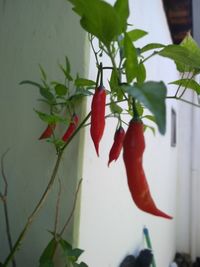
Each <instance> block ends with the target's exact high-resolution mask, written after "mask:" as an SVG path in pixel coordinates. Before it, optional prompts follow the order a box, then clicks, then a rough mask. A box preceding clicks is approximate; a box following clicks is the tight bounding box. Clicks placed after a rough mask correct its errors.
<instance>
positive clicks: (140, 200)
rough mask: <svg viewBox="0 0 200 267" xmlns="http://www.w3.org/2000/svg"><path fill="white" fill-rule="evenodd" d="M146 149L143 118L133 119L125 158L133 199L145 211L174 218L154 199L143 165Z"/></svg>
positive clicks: (127, 138)
mask: <svg viewBox="0 0 200 267" xmlns="http://www.w3.org/2000/svg"><path fill="white" fill-rule="evenodd" d="M144 149H145V140H144V133H143V123H142V121H141V120H135V119H132V120H131V121H130V124H129V127H128V130H127V132H126V135H125V139H124V145H123V150H124V152H123V158H124V163H125V167H126V173H127V179H128V186H129V190H130V192H131V195H132V198H133V201H134V202H135V204H136V205H137V207H138V208H139V209H141V210H143V211H145V212H148V213H150V214H153V215H156V216H160V217H164V218H167V219H172V217H171V216H169V215H167V214H165V213H164V212H162V211H161V210H159V209H158V208H157V207H156V205H155V203H154V200H153V199H152V196H151V193H150V190H149V185H148V183H147V180H146V177H145V173H144V170H143V166H142V156H143V152H144Z"/></svg>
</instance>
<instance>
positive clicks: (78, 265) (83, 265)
mask: <svg viewBox="0 0 200 267" xmlns="http://www.w3.org/2000/svg"><path fill="white" fill-rule="evenodd" d="M73 267H88V265H87V264H86V263H85V262H83V261H82V262H81V263H76V262H74V263H73Z"/></svg>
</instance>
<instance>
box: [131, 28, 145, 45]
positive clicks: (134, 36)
mask: <svg viewBox="0 0 200 267" xmlns="http://www.w3.org/2000/svg"><path fill="white" fill-rule="evenodd" d="M127 34H128V36H129V37H130V39H131V41H132V42H135V41H137V40H138V39H140V38H142V37H144V36H145V35H147V34H148V32H146V31H143V30H140V29H134V30H132V31H129V32H127Z"/></svg>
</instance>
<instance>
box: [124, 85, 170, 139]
mask: <svg viewBox="0 0 200 267" xmlns="http://www.w3.org/2000/svg"><path fill="white" fill-rule="evenodd" d="M123 88H124V90H125V92H127V93H128V94H129V95H130V96H132V97H134V98H136V99H137V100H138V101H139V102H141V103H142V104H143V105H144V106H145V107H146V108H148V109H149V110H150V111H151V112H152V113H153V115H154V116H155V121H156V123H157V125H158V129H159V131H160V133H161V134H164V133H165V130H166V107H165V98H166V93H167V89H166V86H165V84H164V83H163V82H152V81H149V82H146V83H144V84H143V85H142V86H138V85H137V84H134V85H133V86H131V85H129V86H123Z"/></svg>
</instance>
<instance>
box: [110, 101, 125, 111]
mask: <svg viewBox="0 0 200 267" xmlns="http://www.w3.org/2000/svg"><path fill="white" fill-rule="evenodd" d="M110 110H111V112H112V113H113V114H116V113H117V114H121V113H122V111H123V109H122V108H121V107H120V106H119V105H117V104H116V103H115V102H114V101H111V103H110Z"/></svg>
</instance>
